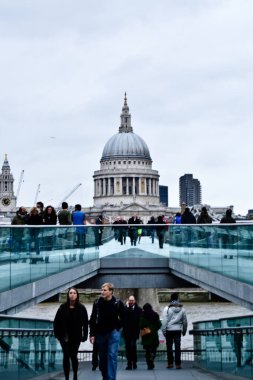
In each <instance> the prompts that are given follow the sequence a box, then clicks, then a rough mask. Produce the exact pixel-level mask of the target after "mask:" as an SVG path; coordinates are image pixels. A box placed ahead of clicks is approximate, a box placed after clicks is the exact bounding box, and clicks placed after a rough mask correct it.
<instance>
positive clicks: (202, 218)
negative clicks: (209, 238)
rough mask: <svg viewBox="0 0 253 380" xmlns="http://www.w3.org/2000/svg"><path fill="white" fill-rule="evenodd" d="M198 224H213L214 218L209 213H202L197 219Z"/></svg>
mask: <svg viewBox="0 0 253 380" xmlns="http://www.w3.org/2000/svg"><path fill="white" fill-rule="evenodd" d="M197 223H198V224H208V223H209V224H211V223H213V220H212V218H211V217H210V216H209V215H208V213H206V212H205V213H204V212H201V213H200V215H199V216H198V219H197Z"/></svg>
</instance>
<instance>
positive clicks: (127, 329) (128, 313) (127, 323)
mask: <svg viewBox="0 0 253 380" xmlns="http://www.w3.org/2000/svg"><path fill="white" fill-rule="evenodd" d="M141 313H142V310H141V308H140V307H139V306H138V305H137V304H135V305H134V307H133V308H131V307H129V306H125V309H124V322H123V331H122V336H123V337H124V338H130V339H138V338H139V334H140V316H141Z"/></svg>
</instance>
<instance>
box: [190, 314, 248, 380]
mask: <svg viewBox="0 0 253 380" xmlns="http://www.w3.org/2000/svg"><path fill="white" fill-rule="evenodd" d="M190 333H191V334H193V342H194V352H195V356H194V361H195V363H196V364H197V365H198V366H199V367H201V368H206V369H208V370H211V371H215V372H223V373H227V374H228V373H231V374H233V375H238V376H240V378H241V377H245V378H250V379H252V376H253V365H252V364H253V363H252V360H253V357H252V353H253V351H252V350H253V339H252V337H253V315H252V316H245V317H237V318H236V317H233V318H226V319H225V318H223V319H218V320H212V321H202V322H195V323H193V330H192V331H191V332H190Z"/></svg>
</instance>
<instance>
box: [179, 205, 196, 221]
mask: <svg viewBox="0 0 253 380" xmlns="http://www.w3.org/2000/svg"><path fill="white" fill-rule="evenodd" d="M181 224H196V218H195V216H194V215H193V213H192V212H191V211H190V209H189V207H186V208H185V210H184V213H183V214H182V216H181Z"/></svg>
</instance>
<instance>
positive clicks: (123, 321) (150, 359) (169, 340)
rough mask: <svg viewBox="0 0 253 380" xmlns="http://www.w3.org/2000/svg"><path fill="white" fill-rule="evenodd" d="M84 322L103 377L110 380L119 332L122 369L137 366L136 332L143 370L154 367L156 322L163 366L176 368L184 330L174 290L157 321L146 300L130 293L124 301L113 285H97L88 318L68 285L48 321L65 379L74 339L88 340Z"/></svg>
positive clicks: (75, 366)
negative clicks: (58, 346)
mask: <svg viewBox="0 0 253 380" xmlns="http://www.w3.org/2000/svg"><path fill="white" fill-rule="evenodd" d="M88 325H89V328H90V334H89V335H90V342H91V343H92V344H93V347H94V350H93V363H92V364H93V368H92V369H93V370H95V369H96V367H97V366H98V365H99V369H100V371H101V374H102V378H103V380H116V374H117V357H118V347H119V342H120V337H121V334H122V336H123V338H124V341H125V350H126V358H127V366H126V370H136V369H137V360H138V358H137V340H138V339H139V337H140V336H141V342H142V345H143V348H144V350H145V358H146V363H147V369H148V370H152V369H153V368H154V367H155V364H154V361H155V357H156V352H157V348H158V346H159V336H158V331H159V329H160V328H161V327H162V332H163V334H164V336H165V338H166V344H167V359H168V363H167V368H173V366H174V364H175V367H176V369H181V345H180V344H181V335H185V333H186V330H187V318H186V312H185V309H184V308H183V306H182V304H181V303H180V302H179V299H178V294H177V293H173V294H172V295H171V302H170V303H169V304H168V306H166V307H165V308H164V311H163V319H162V322H161V321H160V317H159V314H158V313H157V312H156V311H154V310H153V308H152V305H151V304H150V303H145V305H143V307H142V308H141V307H139V306H138V305H137V303H136V300H135V297H134V296H133V295H131V296H130V297H129V298H128V300H127V302H126V304H125V305H124V303H123V302H122V301H121V300H120V299H118V298H116V297H115V296H114V286H113V285H112V284H111V283H105V284H103V285H102V287H101V296H100V297H99V298H98V299H97V300H96V301H95V302H94V303H93V307H92V312H91V316H90V319H89V321H88V314H87V310H86V308H85V306H84V305H81V303H80V301H79V294H78V290H77V289H76V288H70V289H69V291H68V293H67V301H66V302H65V303H64V304H62V305H61V306H60V307H59V309H58V311H57V313H56V316H55V320H54V332H55V336H56V338H57V339H58V340H59V341H60V344H61V347H62V350H63V369H64V374H65V380H69V374H70V361H71V362H72V370H73V380H77V372H78V360H77V352H78V348H79V346H80V343H81V342H82V341H85V340H87V339H88ZM173 345H174V346H175V357H174V354H173ZM97 355H98V356H97Z"/></svg>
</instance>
